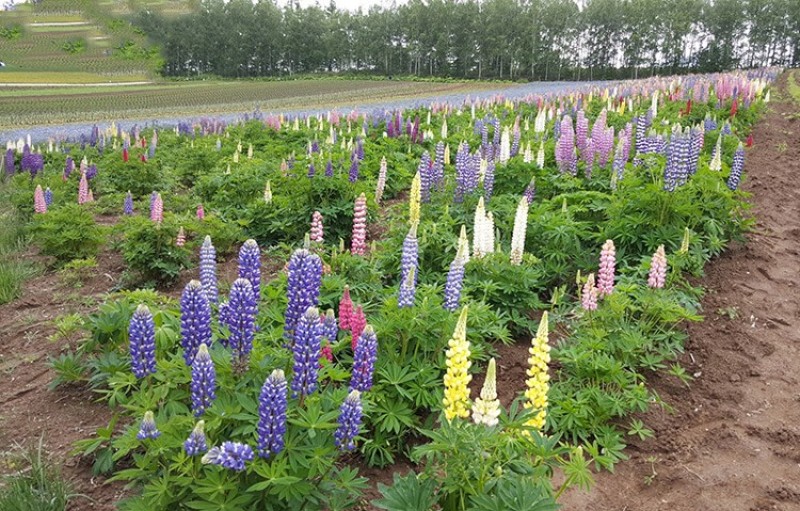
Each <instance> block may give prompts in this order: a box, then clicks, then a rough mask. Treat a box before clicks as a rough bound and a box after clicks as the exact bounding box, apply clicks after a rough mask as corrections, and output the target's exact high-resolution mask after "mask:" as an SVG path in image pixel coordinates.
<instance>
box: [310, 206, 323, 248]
mask: <svg viewBox="0 0 800 511" xmlns="http://www.w3.org/2000/svg"><path fill="white" fill-rule="evenodd" d="M323 240H324V238H323V227H322V213H320V212H319V211H314V214H313V215H312V216H311V241H313V242H315V243H322V242H323Z"/></svg>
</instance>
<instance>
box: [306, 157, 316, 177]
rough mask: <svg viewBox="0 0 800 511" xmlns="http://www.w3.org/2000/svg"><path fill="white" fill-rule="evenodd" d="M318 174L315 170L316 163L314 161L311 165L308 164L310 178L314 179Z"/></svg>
mask: <svg viewBox="0 0 800 511" xmlns="http://www.w3.org/2000/svg"><path fill="white" fill-rule="evenodd" d="M316 173H317V169H316V168H314V162H313V161H312V162H311V163H309V164H308V177H309V178H313V177H314V174H316Z"/></svg>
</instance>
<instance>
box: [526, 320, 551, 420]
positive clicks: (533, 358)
mask: <svg viewBox="0 0 800 511" xmlns="http://www.w3.org/2000/svg"><path fill="white" fill-rule="evenodd" d="M547 320H548V319H547V311H545V312H544V313H543V314H542V320H541V321H540V322H539V329H538V330H537V331H536V337H534V338H533V340H532V341H531V347H530V349H529V350H528V353H530V357H529V358H528V365H529V366H530V368H529V369H528V371H527V375H528V379H527V380H526V381H525V385H526V387H527V389H526V390H525V398H526V399H527V401H526V402H525V404H524V407H525V408H526V409H530V408H533V409H534V410H536V414H535V415H534V416H533V417H532V418H531V419H530V420H529V421H528V422H527V423H526V425H527V426H531V427H533V428H535V429H537V430H538V431H542V430H543V429H544V425H545V419H546V418H547V392H548V390H550V383H549V382H550V375H549V374H548V372H547V364H548V363H550V345H548V344H547V341H548V324H547Z"/></svg>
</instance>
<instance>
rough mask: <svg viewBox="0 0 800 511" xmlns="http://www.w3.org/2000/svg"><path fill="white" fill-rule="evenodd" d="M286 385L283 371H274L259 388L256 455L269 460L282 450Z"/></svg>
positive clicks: (284, 429)
mask: <svg viewBox="0 0 800 511" xmlns="http://www.w3.org/2000/svg"><path fill="white" fill-rule="evenodd" d="M287 399H288V397H287V385H286V377H285V376H284V374H283V371H281V370H280V369H275V370H274V371H272V374H271V375H269V377H267V379H266V381H265V382H264V385H263V386H262V387H261V395H260V396H259V398H258V429H257V431H258V455H259V456H261V457H262V458H267V459H269V458H271V457H272V456H275V455H277V454H278V453H279V452H281V451H282V450H283V445H284V444H283V436H284V435H285V434H286V407H287Z"/></svg>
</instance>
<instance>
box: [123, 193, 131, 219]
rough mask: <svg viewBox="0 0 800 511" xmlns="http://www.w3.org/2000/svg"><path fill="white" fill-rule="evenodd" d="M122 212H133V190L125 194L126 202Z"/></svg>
mask: <svg viewBox="0 0 800 511" xmlns="http://www.w3.org/2000/svg"><path fill="white" fill-rule="evenodd" d="M122 212H123V213H124V214H125V215H128V216H130V215H132V214H133V196H132V195H131V192H128V193H127V195H125V202H123V204H122Z"/></svg>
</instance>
